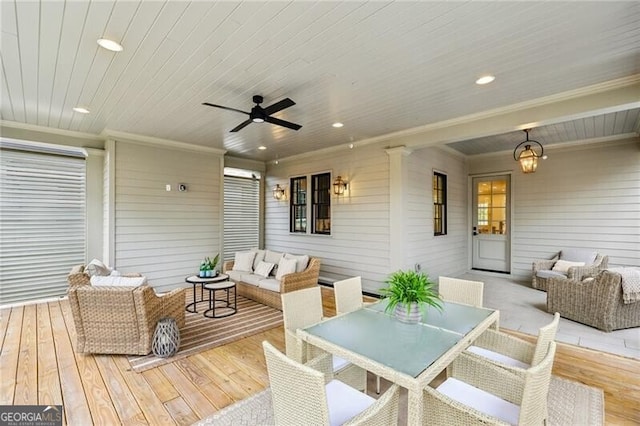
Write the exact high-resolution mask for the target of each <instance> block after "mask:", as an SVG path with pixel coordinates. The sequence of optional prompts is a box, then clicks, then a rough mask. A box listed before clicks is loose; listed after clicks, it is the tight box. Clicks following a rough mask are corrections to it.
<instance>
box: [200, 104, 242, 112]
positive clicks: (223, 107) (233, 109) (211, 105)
mask: <svg viewBox="0 0 640 426" xmlns="http://www.w3.org/2000/svg"><path fill="white" fill-rule="evenodd" d="M202 105H206V106H210V107H214V108H222V109H226V110H229V111H235V112H241V113H242V114H247V115H249V113H248V112H246V111H241V110H239V109H235V108H229V107H226V106H222V105H216V104H210V103H209V102H203V103H202Z"/></svg>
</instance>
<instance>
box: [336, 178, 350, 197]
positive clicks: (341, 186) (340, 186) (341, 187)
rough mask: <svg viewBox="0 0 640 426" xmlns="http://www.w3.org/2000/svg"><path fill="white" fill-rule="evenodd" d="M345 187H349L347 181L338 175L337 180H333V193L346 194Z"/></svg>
mask: <svg viewBox="0 0 640 426" xmlns="http://www.w3.org/2000/svg"><path fill="white" fill-rule="evenodd" d="M345 189H347V182H346V181H344V180H342V177H340V176H338V177H337V178H336V180H334V181H333V193H334V194H336V195H344V191H345Z"/></svg>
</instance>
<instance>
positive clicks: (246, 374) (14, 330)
mask: <svg viewBox="0 0 640 426" xmlns="http://www.w3.org/2000/svg"><path fill="white" fill-rule="evenodd" d="M323 298H324V307H325V315H327V316H331V315H334V312H335V311H334V303H333V293H332V291H331V290H328V289H323ZM0 315H1V318H0V340H1V351H0V382H1V384H0V404H2V405H10V404H14V405H21V404H61V405H63V406H64V411H65V416H66V417H65V420H66V423H67V424H69V425H90V424H98V425H113V424H126V425H133V424H151V425H170V424H179V425H186V424H191V423H193V422H195V421H197V420H199V419H202V418H204V417H207V416H208V415H210V414H212V413H214V412H216V411H217V410H219V409H221V408H223V407H225V406H227V405H229V404H231V403H233V402H235V401H238V400H241V399H243V398H245V397H247V396H250V395H252V394H254V393H256V392H258V391H260V390H262V389H264V388H265V387H266V386H267V385H268V378H267V372H266V366H265V361H264V356H263V353H262V346H261V342H262V341H263V340H269V341H270V342H272V343H273V344H275V346H276V347H278V348H280V349H281V350H284V336H283V329H282V327H279V328H275V329H272V330H269V331H267V332H264V333H261V334H257V335H255V336H251V337H248V338H245V339H242V340H239V341H236V342H233V343H231V344H228V345H225V346H222V347H218V348H214V349H210V350H207V351H204V352H201V353H199V354H197V355H193V356H191V357H188V358H184V359H181V360H177V361H175V362H173V363H170V364H166V365H162V366H160V367H157V368H154V369H151V370H148V371H145V372H143V373H136V372H133V371H131V370H130V369H129V363H128V361H127V359H126V357H125V356H111V355H82V354H76V353H75V351H74V349H73V347H74V339H75V331H74V326H73V320H72V318H71V311H70V309H69V305H68V303H67V301H66V300H61V301H57V302H49V303H41V304H37V305H28V306H24V307H17V308H12V309H6V310H2V311H1V312H0ZM524 337H528V336H524ZM553 372H554V374H556V375H558V376H562V377H566V378H569V379H572V380H578V381H580V382H582V383H585V384H587V385H591V386H597V387H600V388H602V389H604V391H605V410H606V423H607V424H640V408H638V401H640V361H636V360H632V359H627V358H622V357H618V356H615V355H609V354H604V353H601V352H596V351H591V350H587V349H582V348H577V347H574V346H570V345H565V344H560V345H559V350H558V353H557V355H556V361H555V365H554V371H553Z"/></svg>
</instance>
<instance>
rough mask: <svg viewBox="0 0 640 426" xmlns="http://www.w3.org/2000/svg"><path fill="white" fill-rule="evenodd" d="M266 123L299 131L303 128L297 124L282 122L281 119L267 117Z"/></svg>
mask: <svg viewBox="0 0 640 426" xmlns="http://www.w3.org/2000/svg"><path fill="white" fill-rule="evenodd" d="M264 121H266V122H267V123H271V124H277V125H278V126H282V127H288V128H289V129H293V130H298V129H300V128H301V127H302V126H301V125H299V124H296V123H291V122H289V121H284V120H280V119H279V118H275V117H269V116H266V117H265V118H264Z"/></svg>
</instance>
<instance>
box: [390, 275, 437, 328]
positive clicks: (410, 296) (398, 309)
mask: <svg viewBox="0 0 640 426" xmlns="http://www.w3.org/2000/svg"><path fill="white" fill-rule="evenodd" d="M385 283H387V287H384V288H381V289H380V294H381V295H382V296H384V298H386V299H388V304H387V307H386V309H385V312H391V311H393V312H394V314H395V316H396V318H398V320H399V321H402V322H406V323H411V324H415V323H418V322H420V318H421V316H422V315H421V312H426V308H427V306H432V307H434V308H436V309H438V310H440V311H442V299H440V296H439V295H438V293H437V292H436V291H435V290H434V289H433V286H434V283H433V282H432V281H430V280H429V277H427V275H426V274H424V273H422V272H415V271H412V270H408V271H402V270H400V271H396V272H394V273H392V274H391V275H389V278H388V279H387V280H386V281H385Z"/></svg>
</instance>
